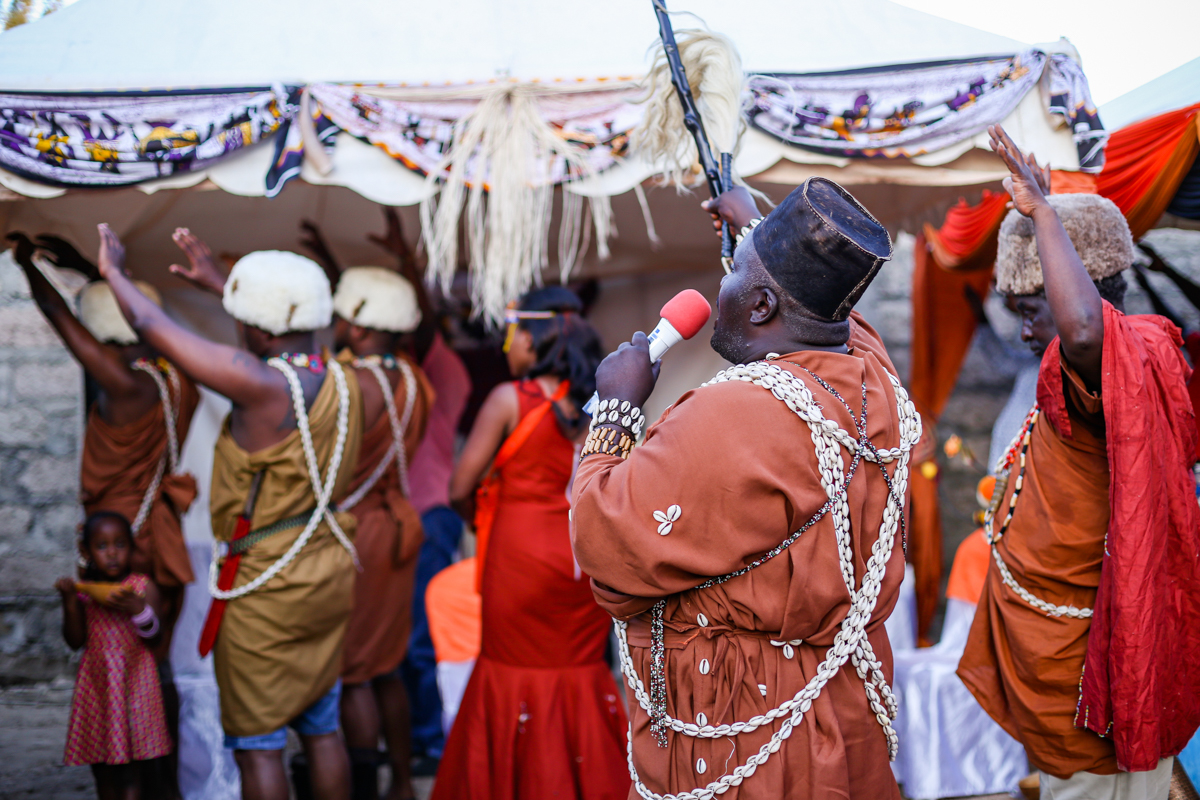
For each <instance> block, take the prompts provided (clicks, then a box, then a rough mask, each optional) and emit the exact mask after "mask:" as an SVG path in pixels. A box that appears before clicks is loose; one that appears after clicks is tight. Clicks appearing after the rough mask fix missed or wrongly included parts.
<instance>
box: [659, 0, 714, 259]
mask: <svg viewBox="0 0 1200 800" xmlns="http://www.w3.org/2000/svg"><path fill="white" fill-rule="evenodd" d="M651 2H653V3H654V14H655V16H656V17H658V35H659V37H660V38H661V39H662V45H663V52H664V53H666V56H667V64H668V65H669V66H670V68H671V84H672V85H673V86H674V87H675V93H676V94H677V95H678V96H679V103H680V105H682V106H683V124H684V126H685V127H686V128H687V129H688V131H689V132H690V133H691V134H692V138H693V139H694V140H695V141H696V151H697V152H698V153H699V154H700V166H701V168H702V169H703V170H704V179H705V181H706V182H707V183H708V192H709V194H711V195H712V196H713V197H714V198H715V197H717V195H719V194H721V192H722V191H725V190H726V189H729V188H732V185H733V170H732V165H731V161H732V159H731V157H730V154H729V153H722V154H721V165H722V168H718V166H717V160H716V159H715V158H713V151H712V146H711V145H709V143H708V134H707V133H705V131H704V121H703V120H702V119H701V117H700V111H699V109H697V108H696V99H695V98H694V97H692V86H691V84H690V83H688V77H687V71H686V70H684V68H683V60H682V59H680V57H679V47H678V45H676V44H675V29H674V28H673V27H672V26H671V18H670V16H668V15H667V4H666V0H651ZM721 257H722V259H729V258H732V257H733V237H732V236H731V235H730V230H729V223H728V222H726V223H724V224H723V225H722V228H721ZM727 263H728V262H727Z"/></svg>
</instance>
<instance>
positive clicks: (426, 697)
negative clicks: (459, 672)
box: [399, 506, 463, 758]
mask: <svg viewBox="0 0 1200 800" xmlns="http://www.w3.org/2000/svg"><path fill="white" fill-rule="evenodd" d="M421 525H422V527H423V528H424V529H425V542H424V543H423V544H422V545H421V554H420V555H419V556H418V558H417V580H416V587H415V590H416V597H415V598H414V600H413V630H412V637H411V638H410V639H409V640H408V654H407V655H406V656H405V657H404V662H403V663H402V664H401V665H400V670H399V672H400V677H401V678H402V679H403V680H404V684H405V686H406V687H408V696H409V699H410V701H411V705H412V752H413V755H420V754H422V753H424V754H425V755H428V756H431V757H433V758H441V756H442V748H443V747H444V746H445V743H446V734H445V731H443V730H442V698H441V695H439V694H438V687H437V659H436V658H435V657H434V654H433V640H432V639H430V638H429V619H428V618H427V617H426V616H425V590H426V588H428V586H429V581H430V580H431V579H432V578H433V576H434V575H437V574H438V573H439V572H441V571H442V570H444V569H445V568H446V567H448V566H450V565H451V564H453V563H454V556H455V555H456V554H457V552H458V543H459V540H460V539H462V531H463V522H462V518H461V517H459V516H458V514H456V513H454V511H453V510H452V509H450V508H447V507H446V506H437V507H436V508H431V509H429V510H428V511H426V512H425V513H424V514H422V515H421Z"/></svg>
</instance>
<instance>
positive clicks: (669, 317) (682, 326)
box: [659, 289, 712, 339]
mask: <svg viewBox="0 0 1200 800" xmlns="http://www.w3.org/2000/svg"><path fill="white" fill-rule="evenodd" d="M711 315H712V306H710V305H709V304H708V301H707V300H705V299H704V295H702V294H700V293H699V292H697V291H696V290H695V289H684V290H683V291H682V292H680V293H679V294H677V295H675V296H674V297H672V298H671V299H670V300H668V301H667V304H666V305H665V306H663V307H662V311H660V312H659V316H661V317H662V318H663V319H665V320H666V321H667V322H669V323H671V325H672V326H673V327H674V328H675V330H677V331H679V335H680V336H682V337H683V338H684V339H690V338H692V337H693V336H695V335H696V334H697V333H699V332H700V329H701V328H703V327H704V323H706V322H708V318H709V317H710V316H711Z"/></svg>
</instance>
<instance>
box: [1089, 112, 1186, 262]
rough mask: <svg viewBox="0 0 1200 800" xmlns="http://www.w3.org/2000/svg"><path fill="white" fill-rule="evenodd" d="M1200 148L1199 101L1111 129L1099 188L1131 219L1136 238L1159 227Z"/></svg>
mask: <svg viewBox="0 0 1200 800" xmlns="http://www.w3.org/2000/svg"><path fill="white" fill-rule="evenodd" d="M1198 152H1200V103H1198V104H1196V105H1194V106H1188V107H1187V108H1181V109H1179V110H1177V111H1169V112H1167V113H1166V114H1160V115H1159V116H1157V117H1151V118H1150V119H1145V120H1142V121H1141V122H1135V123H1134V124H1132V125H1127V126H1125V127H1124V128H1121V129H1120V130H1118V131H1115V132H1113V133H1112V135H1110V136H1109V138H1108V146H1107V148H1106V149H1105V154H1104V158H1105V161H1104V171H1103V172H1101V173H1100V177H1099V178H1098V179H1097V181H1096V190H1097V191H1098V192H1099V193H1100V194H1102V195H1104V196H1105V197H1107V198H1108V199H1109V200H1112V201H1113V202H1114V203H1116V204H1117V207H1118V208H1120V209H1121V213H1123V214H1124V215H1125V219H1127V220H1128V221H1129V230H1130V231H1131V232H1132V233H1133V238H1134V239H1140V238H1142V236H1144V235H1145V234H1146V231H1148V230H1150V229H1151V228H1152V227H1154V224H1155V223H1156V222H1158V219H1159V217H1161V216H1162V214H1163V212H1164V211H1166V209H1167V206H1168V205H1170V203H1171V199H1172V198H1173V197H1174V196H1175V192H1177V191H1178V190H1179V184H1180V182H1181V181H1182V180H1183V178H1184V176H1185V175H1186V174H1187V172H1188V170H1189V169H1191V167H1192V164H1194V163H1195V161H1196V154H1197V153H1198Z"/></svg>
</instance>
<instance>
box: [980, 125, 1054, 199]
mask: <svg viewBox="0 0 1200 800" xmlns="http://www.w3.org/2000/svg"><path fill="white" fill-rule="evenodd" d="M988 136H989V137H991V140H992V150H994V151H995V152H996V155H998V156H1000V159H1001V160H1002V161H1003V162H1004V166H1006V167H1008V171H1009V173H1010V174H1009V176H1008V177H1007V178H1005V179H1004V189H1005V191H1007V192H1008V194H1009V196H1010V197H1012V200H1013V208H1015V209H1017V211H1018V212H1019V213H1021V214H1023V215H1024V216H1026V217H1032V216H1033V214H1034V212H1035V211H1037V210H1038V209H1040V208H1043V207H1046V208H1048V207H1049V205H1050V204H1049V203H1047V202H1046V195H1048V194H1049V193H1050V168H1049V167H1048V166H1047V167H1046V168H1044V169H1042V168H1039V167H1038V165H1037V160H1036V159H1034V158H1033V156H1030V157H1028V158H1026V157H1025V156H1024V155H1023V154H1022V153H1021V149H1020V148H1019V147H1017V145H1016V142H1014V141H1013V140H1012V137H1010V136H1009V135H1008V134H1007V133H1006V132H1005V130H1004V128H1003V127H1002V126H1000V125H990V126H988Z"/></svg>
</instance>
